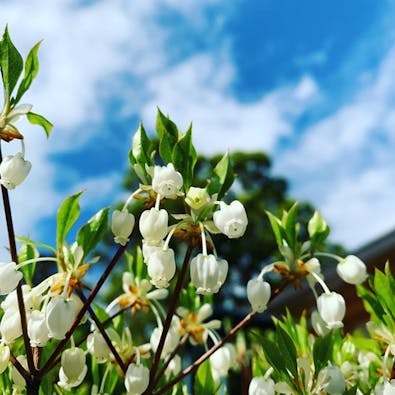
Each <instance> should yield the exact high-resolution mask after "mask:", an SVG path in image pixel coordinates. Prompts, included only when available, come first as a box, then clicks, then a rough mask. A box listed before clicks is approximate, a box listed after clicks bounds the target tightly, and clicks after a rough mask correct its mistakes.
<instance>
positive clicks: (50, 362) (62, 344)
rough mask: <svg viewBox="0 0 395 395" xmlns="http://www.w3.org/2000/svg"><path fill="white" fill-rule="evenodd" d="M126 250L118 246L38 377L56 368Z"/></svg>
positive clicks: (125, 246) (124, 247)
mask: <svg viewBox="0 0 395 395" xmlns="http://www.w3.org/2000/svg"><path fill="white" fill-rule="evenodd" d="M126 248H127V244H126V245H124V246H120V247H119V248H118V250H117V252H116V253H115V255H114V257H113V258H112V260H111V262H110V263H109V264H108V266H107V267H106V270H105V271H104V272H103V274H102V275H101V277H100V278H99V281H98V282H97V284H96V285H95V287H94V288H93V289H92V291H91V293H90V294H89V296H88V298H87V299H86V301H85V303H84V305H83V306H82V308H81V310H80V312H79V313H78V315H77V317H76V319H75V320H74V322H73V324H72V325H71V328H70V329H69V330H68V331H67V333H66V335H65V338H64V339H63V340H61V341H60V342H59V344H58V345H57V347H56V348H55V350H54V351H53V353H52V354H51V356H50V357H49V358H48V360H47V362H46V363H45V365H44V366H43V368H42V369H41V370H40V375H41V377H42V376H43V375H45V374H46V373H48V372H49V371H50V370H51V369H52V368H53V367H55V366H56V364H57V357H58V356H59V355H60V353H61V352H62V351H63V348H64V347H65V346H66V344H67V342H68V341H69V339H70V337H71V335H72V334H73V332H74V331H75V330H76V328H77V326H78V324H79V323H80V322H81V320H82V318H83V316H84V315H85V313H86V312H87V311H88V308H89V306H90V305H91V303H92V301H93V299H94V298H95V297H96V295H97V294H98V292H99V291H100V289H101V287H102V286H103V284H104V282H105V281H106V279H107V277H108V276H109V275H110V273H111V271H112V269H113V268H114V266H115V265H116V263H117V262H118V261H119V259H120V258H121V256H122V255H123V253H124V252H125V250H126Z"/></svg>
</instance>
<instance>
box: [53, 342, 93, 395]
mask: <svg viewBox="0 0 395 395" xmlns="http://www.w3.org/2000/svg"><path fill="white" fill-rule="evenodd" d="M61 364H62V366H61V368H60V371H59V382H58V385H59V386H60V387H62V388H64V389H67V390H70V389H71V388H73V387H77V386H79V385H80V384H81V383H82V380H84V378H85V375H86V372H87V371H88V368H87V366H86V363H85V352H84V350H83V349H81V348H78V347H71V348H69V349H68V350H65V351H63V353H62V358H61Z"/></svg>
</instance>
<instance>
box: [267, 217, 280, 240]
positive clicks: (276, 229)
mask: <svg viewBox="0 0 395 395" xmlns="http://www.w3.org/2000/svg"><path fill="white" fill-rule="evenodd" d="M266 214H267V216H268V218H269V222H270V225H271V227H272V230H273V233H274V237H275V238H276V242H277V245H278V246H282V245H283V236H282V233H283V231H282V226H281V221H280V220H279V219H278V218H277V217H276V216H275V215H274V214H272V213H271V212H269V211H266Z"/></svg>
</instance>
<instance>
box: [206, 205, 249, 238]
mask: <svg viewBox="0 0 395 395" xmlns="http://www.w3.org/2000/svg"><path fill="white" fill-rule="evenodd" d="M219 204H220V209H219V210H218V211H216V212H215V213H214V214H213V220H214V224H215V226H216V227H217V228H218V229H219V230H220V231H221V232H222V233H223V234H224V235H226V236H228V237H229V238H230V239H236V238H238V237H241V236H243V235H244V232H245V230H246V228H247V224H248V218H247V214H246V211H245V209H244V206H243V205H242V204H241V203H240V202H239V201H238V200H234V201H233V202H232V203H231V204H229V205H228V204H226V203H224V202H220V203H219Z"/></svg>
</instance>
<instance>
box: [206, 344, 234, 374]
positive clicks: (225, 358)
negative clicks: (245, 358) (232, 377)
mask: <svg viewBox="0 0 395 395" xmlns="http://www.w3.org/2000/svg"><path fill="white" fill-rule="evenodd" d="M235 363H236V349H235V346H234V345H233V344H231V343H226V344H224V345H223V346H222V347H221V348H219V349H218V350H217V351H215V352H214V354H213V355H211V356H210V364H211V368H212V372H213V376H214V378H215V379H218V378H220V377H226V376H227V375H228V371H229V369H230V368H231V367H232V366H234V365H235Z"/></svg>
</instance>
